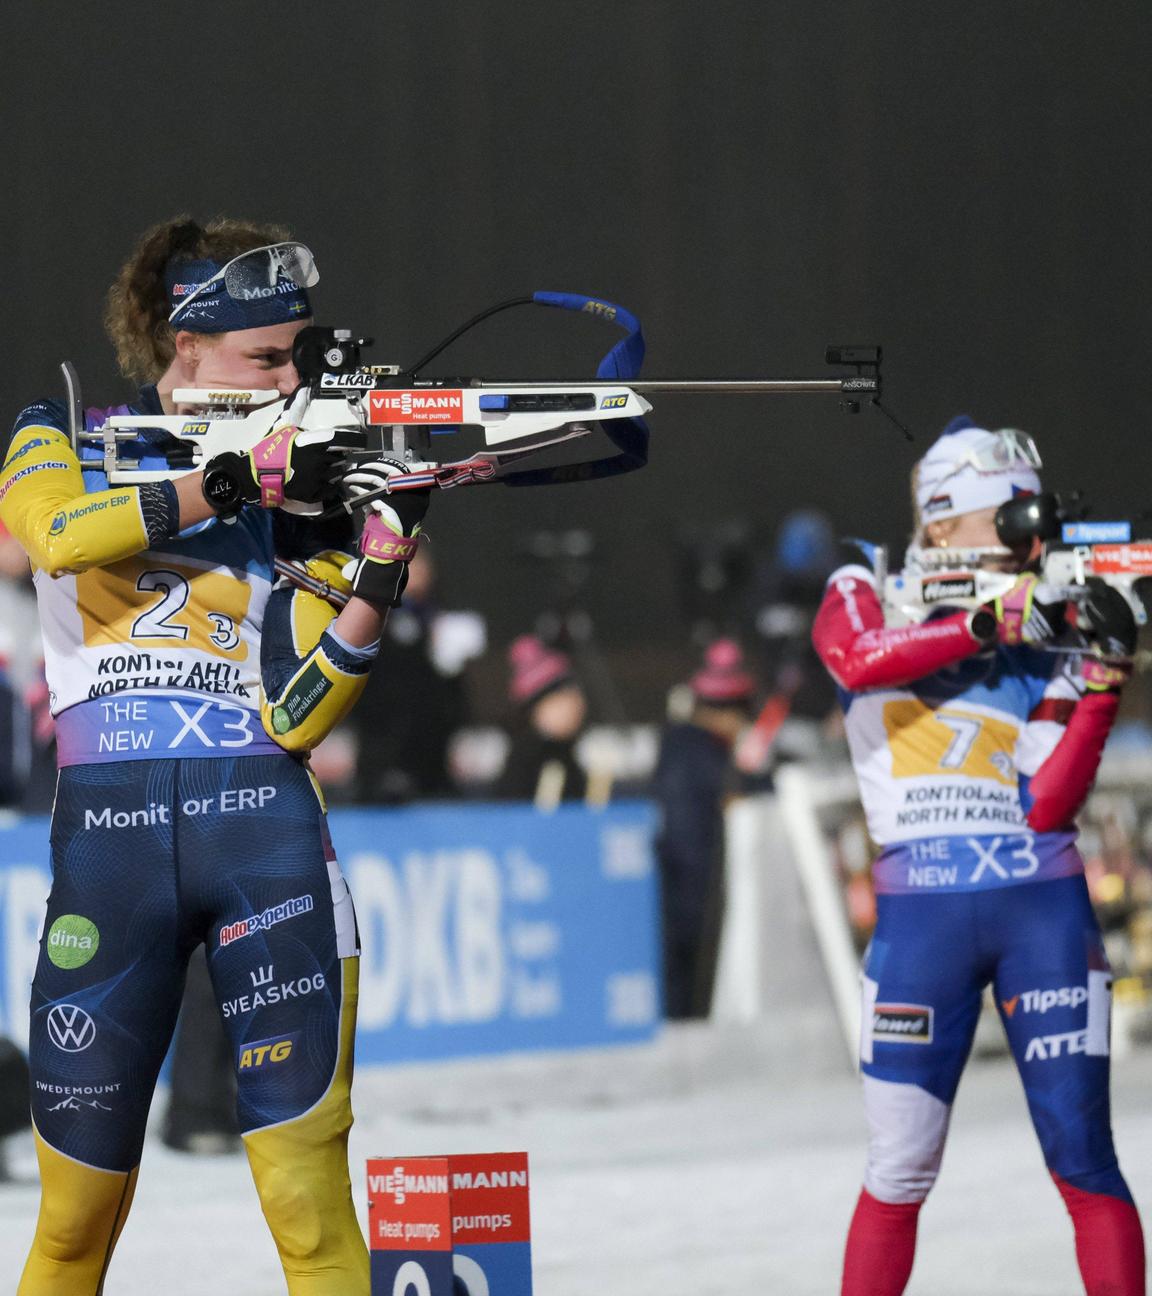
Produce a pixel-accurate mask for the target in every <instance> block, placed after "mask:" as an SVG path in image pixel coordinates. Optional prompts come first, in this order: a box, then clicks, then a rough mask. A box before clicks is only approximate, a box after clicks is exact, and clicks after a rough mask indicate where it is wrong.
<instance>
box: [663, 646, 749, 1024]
mask: <svg viewBox="0 0 1152 1296" xmlns="http://www.w3.org/2000/svg"><path fill="white" fill-rule="evenodd" d="M689 687H690V688H691V691H692V699H693V705H692V712H691V715H690V716H689V718H688V720H687V721H686V722H684V723H681V724H673V725H670V726H669V727H668V729H666V730H665V733H664V737H663V740H662V742H661V745H660V756H659V760H658V761H657V765H656V772H655V774H654V775H653V779H652V796H653V799H654V800H655V802H656V804H657V806H658V807H659V810H660V826H659V829H658V830H657V836H656V857H657V861H658V863H659V866H660V880H661V901H662V910H663V932H664V1011H665V1015H666V1016H667V1017H668V1018H670V1019H677V1018H685V1017H706V1016H707V1015H708V1011H709V1008H710V1006H711V1002H712V983H713V979H714V976H715V970H716V953H717V948H718V944H719V936H720V925H721V919H722V915H723V907H724V803H725V801H726V799H727V798H728V797H729V796H730V795H731V794H732V792H733V791H734V790H735V788H736V785H737V775H736V772H735V770H734V769H733V764H732V755H733V748H734V746H735V744H736V740H737V738H738V737H739V735H740V733H741V731H742V730H743V729H744V728H745V727H746V726H747V724H748V722H749V719H750V716H751V708H752V698H753V695H754V693H755V692H756V681H755V680H754V678H753V677H752V675H751V673H750V672H749V671H748V669H747V667H746V665H745V663H744V655H743V653H742V652H741V650H740V646H739V645H738V644H737V643H736V642H735V641H734V640H731V639H718V640H716V642H715V643H713V644H712V645H711V646H710V647H709V648H708V650H707V652H706V653H705V657H704V664H703V666H702V667H701V669H700V670H698V671H697V672H696V674H695V675H693V677H692V679H691V681H690V682H689Z"/></svg>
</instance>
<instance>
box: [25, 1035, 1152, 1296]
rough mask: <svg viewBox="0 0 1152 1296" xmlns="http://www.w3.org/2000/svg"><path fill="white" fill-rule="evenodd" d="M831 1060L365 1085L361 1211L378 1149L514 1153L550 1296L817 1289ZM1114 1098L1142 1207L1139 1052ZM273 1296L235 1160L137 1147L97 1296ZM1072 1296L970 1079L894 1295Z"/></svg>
mask: <svg viewBox="0 0 1152 1296" xmlns="http://www.w3.org/2000/svg"><path fill="white" fill-rule="evenodd" d="M839 1067H840V1059H839V1058H831V1057H828V1056H827V1055H826V1054H825V1055H824V1062H823V1065H822V1067H819V1068H816V1070H815V1074H813V1075H812V1077H811V1079H810V1080H808V1081H807V1082H806V1083H802V1082H801V1077H802V1076H803V1075H804V1074H805V1070H806V1067H805V1064H804V1061H803V1059H802V1057H800V1056H798V1054H797V1053H796V1052H795V1051H792V1052H790V1055H789V1056H787V1057H784V1056H781V1055H780V1054H779V1053H777V1052H776V1051H775V1046H774V1042H773V1040H772V1039H771V1037H770V1036H765V1035H763V1034H752V1033H749V1032H744V1033H739V1032H735V1031H732V1030H724V1031H717V1030H716V1029H714V1028H695V1029H694V1028H686V1029H685V1028H681V1029H679V1030H676V1031H673V1032H670V1033H669V1034H668V1035H666V1036H665V1038H664V1039H663V1040H662V1041H661V1042H660V1043H659V1044H657V1045H656V1046H654V1047H652V1048H649V1049H629V1050H626V1051H621V1052H620V1053H617V1054H612V1053H594V1054H592V1053H584V1054H575V1055H570V1056H564V1057H551V1058H531V1057H520V1058H514V1059H504V1060H497V1061H483V1062H476V1063H466V1064H462V1063H456V1064H447V1065H438V1066H422V1067H404V1068H398V1069H396V1070H395V1071H392V1072H388V1071H373V1072H367V1071H365V1072H364V1073H363V1074H362V1075H361V1076H360V1077H359V1078H358V1082H357V1099H356V1110H357V1125H356V1127H355V1129H354V1131H353V1136H352V1166H353V1184H354V1186H355V1188H356V1191H357V1195H358V1199H359V1201H360V1204H361V1216H362V1218H363V1217H364V1215H365V1210H364V1188H363V1181H364V1173H363V1170H364V1161H365V1158H366V1157H367V1156H368V1155H370V1154H382V1155H388V1156H391V1155H417V1154H422V1153H423V1154H431V1153H437V1152H444V1151H451V1152H463V1151H501V1150H518V1149H527V1151H528V1152H529V1154H530V1156H531V1162H532V1210H533V1249H534V1252H535V1275H536V1289H537V1291H538V1292H539V1293H540V1294H541V1296H604V1294H605V1293H607V1292H611V1293H612V1294H613V1296H732V1293H733V1292H739V1291H744V1290H747V1291H757V1292H764V1293H771V1296H807V1294H808V1293H812V1294H813V1296H815V1294H816V1293H822V1294H825V1296H828V1294H831V1293H834V1292H835V1291H836V1290H837V1289H838V1286H837V1285H838V1273H839V1258H840V1249H841V1245H842V1242H843V1235H844V1230H845V1228H846V1227H847V1222H848V1218H849V1215H850V1214H851V1210H852V1206H853V1203H854V1201H855V1197H856V1193H857V1191H858V1189H859V1176H860V1172H861V1169H862V1166H863V1159H864V1132H863V1119H862V1115H861V1111H860V1102H859V1095H858V1093H857V1089H856V1083H855V1080H854V1078H853V1077H852V1076H850V1075H849V1074H847V1072H846V1070H840V1069H839ZM809 1069H811V1068H809ZM1114 1092H1115V1108H1116V1113H1115V1127H1116V1134H1117V1139H1118V1143H1119V1147H1120V1155H1121V1159H1122V1163H1123V1165H1124V1167H1125V1170H1126V1172H1127V1174H1128V1177H1129V1181H1130V1183H1131V1185H1132V1188H1133V1191H1134V1193H1135V1194H1136V1198H1137V1202H1138V1203H1139V1204H1140V1205H1141V1206H1142V1207H1143V1208H1144V1210H1145V1212H1148V1211H1149V1210H1150V1209H1152V1055H1149V1054H1148V1053H1144V1054H1138V1055H1137V1056H1135V1057H1133V1058H1129V1059H1126V1060H1125V1061H1124V1062H1122V1063H1120V1064H1118V1065H1117V1068H1116V1078H1115V1084H1114ZM161 1106H162V1103H158V1104H157V1109H158V1110H159V1109H160V1107H161ZM28 1149H29V1145H27V1144H25V1143H22V1144H21V1145H20V1146H19V1148H18V1149H17V1153H18V1155H17V1157H16V1158H14V1159H15V1160H16V1161H17V1164H16V1167H15V1168H16V1169H17V1170H19V1171H27V1170H28V1169H29V1150H28ZM36 1202H37V1192H36V1189H35V1187H34V1186H33V1185H30V1184H18V1185H12V1186H7V1187H0V1291H5V1292H9V1291H14V1290H15V1287H16V1282H17V1280H18V1276H19V1272H20V1267H21V1263H22V1259H23V1250H24V1246H25V1244H26V1242H27V1240H28V1239H29V1238H30V1236H31V1232H32V1227H33V1223H34V1219H35V1211H36ZM283 1290H284V1289H283V1285H282V1282H281V1280H280V1278H279V1270H278V1266H277V1262H276V1257H275V1252H274V1249H273V1246H272V1242H271V1239H270V1238H269V1236H268V1234H267V1231H266V1229H265V1227H264V1224H263V1220H262V1218H261V1216H260V1211H259V1207H258V1204H257V1201H256V1194H255V1191H254V1190H253V1188H252V1186H251V1182H250V1180H249V1178H248V1171H247V1165H246V1162H245V1160H244V1159H243V1158H242V1157H234V1158H228V1159H225V1160H207V1159H194V1158H188V1157H183V1156H178V1155H176V1154H174V1153H171V1152H168V1151H167V1150H166V1149H165V1148H164V1147H163V1146H162V1145H161V1144H160V1143H159V1142H157V1141H155V1140H151V1141H150V1142H149V1144H148V1147H147V1150H146V1155H145V1162H144V1169H143V1173H142V1175H141V1180H140V1187H139V1191H138V1192H137V1196H136V1204H135V1206H134V1208H133V1211H132V1215H131V1217H130V1219H129V1222H128V1226H127V1228H126V1230H125V1232H124V1236H123V1238H122V1240H121V1243H120V1246H119V1248H118V1250H117V1254H116V1258H115V1259H114V1261H113V1264H112V1267H111V1270H110V1273H109V1279H108V1284H107V1296H144V1294H145V1293H148V1294H151V1293H154V1292H156V1291H166V1292H172V1293H178V1294H179V1296H183V1294H184V1293H193V1292H200V1291H233V1292H242V1293H244V1296H282V1293H283ZM1080 1290H1081V1289H1080V1285H1079V1281H1078V1278H1077V1276H1076V1268H1075V1262H1074V1259H1073V1251H1072V1232H1071V1228H1070V1226H1069V1224H1068V1222H1067V1219H1066V1217H1065V1215H1064V1209H1063V1206H1062V1204H1061V1202H1060V1200H1059V1197H1058V1196H1057V1193H1056V1190H1055V1188H1054V1187H1053V1186H1052V1185H1051V1183H1050V1182H1049V1180H1048V1177H1047V1174H1046V1173H1045V1170H1044V1167H1043V1165H1042V1163H1041V1160H1040V1155H1039V1151H1038V1149H1037V1147H1036V1145H1035V1142H1034V1139H1033V1137H1032V1133H1031V1129H1030V1127H1029V1125H1028V1123H1027V1116H1026V1113H1025V1109H1024V1102H1023V1097H1022V1095H1021V1092H1020V1087H1019V1083H1018V1081H1017V1079H1016V1076H1015V1073H1014V1071H1013V1069H1012V1067H1011V1065H1010V1064H1008V1063H1004V1062H993V1063H987V1062H985V1063H980V1064H975V1063H974V1064H972V1065H971V1066H970V1068H969V1072H968V1074H967V1076H966V1078H965V1080H964V1082H963V1084H962V1085H961V1090H960V1096H959V1099H958V1102H957V1107H956V1115H955V1120H954V1123H953V1134H952V1139H951V1142H950V1145H949V1149H948V1153H947V1155H946V1157H945V1162H944V1171H943V1174H942V1177H941V1182H940V1185H939V1187H938V1188H937V1190H936V1192H935V1193H934V1194H933V1197H932V1200H931V1201H930V1203H929V1205H928V1206H927V1207H926V1208H925V1212H924V1216H923V1222H922V1227H921V1247H920V1255H919V1259H918V1261H917V1265H916V1270H915V1273H914V1275H913V1279H912V1284H911V1286H910V1288H909V1296H997V1294H998V1293H1012V1296H1033V1294H1034V1296H1077V1294H1078V1293H1079V1292H1080Z"/></svg>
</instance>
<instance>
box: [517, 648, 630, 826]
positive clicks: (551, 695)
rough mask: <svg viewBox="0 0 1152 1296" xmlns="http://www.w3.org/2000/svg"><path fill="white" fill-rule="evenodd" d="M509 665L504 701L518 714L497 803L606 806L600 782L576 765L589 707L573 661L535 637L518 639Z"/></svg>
mask: <svg viewBox="0 0 1152 1296" xmlns="http://www.w3.org/2000/svg"><path fill="white" fill-rule="evenodd" d="M508 664H509V667H510V668H511V672H512V678H511V681H510V683H509V686H508V696H509V699H510V700H511V701H512V703H513V704H514V705H515V706H516V708H517V712H518V714H517V721H516V725H515V727H514V729H513V733H512V743H511V746H510V748H509V751H508V759H507V761H506V763H505V765H504V773H503V774H502V775H501V778H500V781H499V784H498V786H497V797H498V798H499V799H500V800H504V801H531V802H532V803H533V804H534V805H535V806H536V808H537V809H539V810H551V809H554V808H555V807H556V806H557V805H558V804H559V803H560V802H561V801H583V800H588V799H594V800H597V801H598V802H602V801H605V800H607V794H608V791H609V790H610V787H603V788H602V787H599V786H598V785H599V784H600V783H601V782H602V781H603V780H599V779H596V778H593V777H590V776H589V774H587V773H586V772H585V770H584V768H583V767H582V766H581V764H580V762H579V761H578V760H577V759H576V744H577V742H578V741H579V739H580V737H581V735H582V734H583V732H584V727H585V724H586V723H587V719H588V702H587V699H586V698H585V696H584V690H583V689H582V688H581V687H580V685H579V683H578V682H577V680H576V677H575V675H574V674H573V671H572V662H571V659H570V658H569V657H568V656H567V654H566V653H562V652H561V651H560V650H559V649H557V648H552V647H549V645H548V644H546V643H545V642H544V641H543V640H542V639H539V638H537V636H536V635H521V636H520V638H519V639H517V640H515V641H514V642H513V644H512V646H511V647H510V648H509V649H508Z"/></svg>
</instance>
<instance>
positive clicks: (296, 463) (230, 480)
mask: <svg viewBox="0 0 1152 1296" xmlns="http://www.w3.org/2000/svg"><path fill="white" fill-rule="evenodd" d="M362 445H363V435H362V434H361V433H358V432H353V431H350V430H348V429H343V428H308V429H301V428H298V427H293V426H292V425H291V424H290V423H285V424H283V425H282V426H280V427H278V428H274V429H273V430H272V431H271V432H270V433H269V434H268V435H267V436H266V437H264V438H263V439H262V440H260V441H258V442H257V443H256V444H255V445H254V446H253V447H252V449H251V450H248V451H246V452H244V453H243V454H238V453H236V452H235V451H227V452H226V453H224V454H219V455H216V456H215V457H214V458H212V459H209V461H208V463H207V464H205V466H204V481H203V487H202V489H203V491H204V498H205V499H206V500H207V501H208V503H209V504H211V505H212V507H213V508H214V509H215V510H216V512H217V513H220V514H223V515H224V516H225V517H227V516H229V515H232V514H235V513H238V512H239V511H240V509H241V508H242V507H243V505H245V504H258V505H260V507H261V508H283V509H285V510H287V511H288V512H289V513H301V514H305V515H308V514H315V513H321V512H323V510H324V502H323V501H324V499H325V497H326V496H327V497H330V496H332V494H333V492H334V490H335V487H336V483H337V482H339V481H340V479H341V477H342V476H343V474H344V473H345V472H346V471H347V468H348V457H347V456H348V453H349V451H351V450H355V449H358V448H360V447H361V446H362Z"/></svg>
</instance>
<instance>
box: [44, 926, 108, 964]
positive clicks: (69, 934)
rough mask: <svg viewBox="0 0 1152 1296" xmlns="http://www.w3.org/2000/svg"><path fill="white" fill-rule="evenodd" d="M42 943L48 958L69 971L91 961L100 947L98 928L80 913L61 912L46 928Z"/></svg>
mask: <svg viewBox="0 0 1152 1296" xmlns="http://www.w3.org/2000/svg"><path fill="white" fill-rule="evenodd" d="M44 945H45V948H46V949H47V951H48V957H49V959H51V961H52V962H53V963H54V964H55V965H56V966H57V967H58V968H63V969H64V970H65V971H69V970H71V969H72V968H79V967H83V966H84V964H85V963H89V962H91V960H92V958H93V957H94V955H95V954H96V951H97V950H98V949H99V948H100V929H99V928H98V927H97V926H96V924H95V923H94V922H92V921H91V920H90V919H88V918H84V917H82V916H81V915H80V914H61V915H60V917H59V918H57V919H56V921H55V922H54V923H53V924H52V926H51V927H50V928H49V929H48V935H47V937H46V939H45V941H44Z"/></svg>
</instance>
